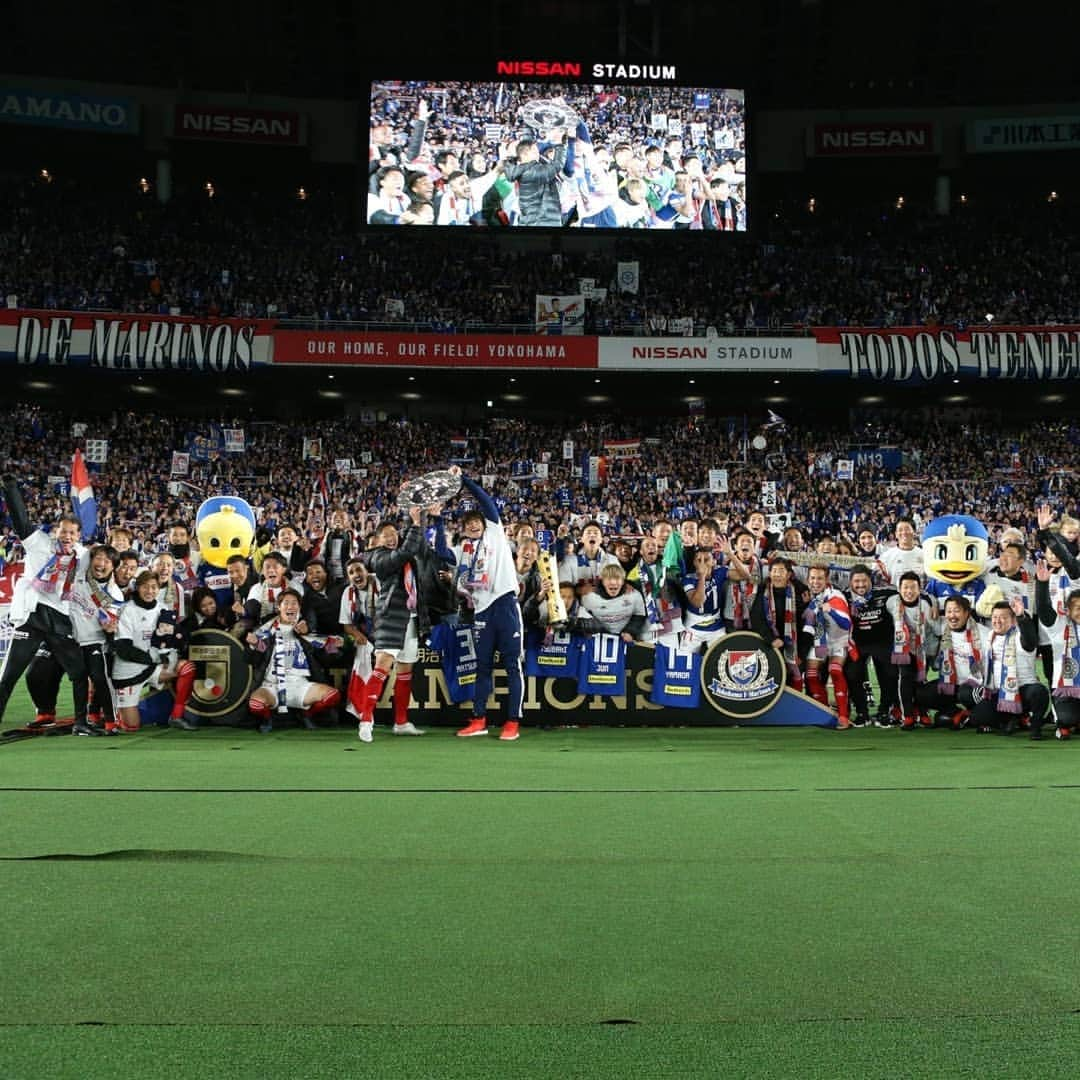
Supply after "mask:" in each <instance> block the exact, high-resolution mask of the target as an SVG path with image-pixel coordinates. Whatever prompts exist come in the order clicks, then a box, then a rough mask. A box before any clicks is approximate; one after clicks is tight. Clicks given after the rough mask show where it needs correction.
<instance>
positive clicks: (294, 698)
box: [245, 589, 341, 735]
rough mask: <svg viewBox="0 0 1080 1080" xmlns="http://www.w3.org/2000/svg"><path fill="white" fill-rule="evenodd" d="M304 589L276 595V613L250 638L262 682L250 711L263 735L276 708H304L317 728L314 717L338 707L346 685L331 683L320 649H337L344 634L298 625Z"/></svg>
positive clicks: (308, 725) (306, 721)
mask: <svg viewBox="0 0 1080 1080" xmlns="http://www.w3.org/2000/svg"><path fill="white" fill-rule="evenodd" d="M300 600H301V598H300V594H299V593H298V592H296V591H295V590H294V589H286V590H285V591H284V592H283V593H281V595H280V596H279V597H278V599H277V607H278V614H277V618H275V619H271V620H269V621H268V622H266V623H264V624H263V625H262V626H260V627H259V628H258V629H257V630H253V631H252V632H251V633H249V634H248V635H247V638H246V639H245V640H246V641H247V644H248V645H249V647H250V648H251V649H252V656H253V665H254V668H255V678H254V681H255V682H256V683H258V684H259V685H258V688H257V689H256V690H255V692H254V693H253V694H252V695H251V697H250V698H249V699H248V711H249V712H250V713H251V714H252V715H253V716H254V717H255V719H256V721H257V722H258V725H259V731H260V732H262V733H263V734H264V735H266V734H269V733H270V732H271V731H272V730H273V726H274V723H273V717H274V713H275V712H278V713H286V712H288V711H289V709H302V710H303V719H304V726H305V727H306V728H308V729H309V730H310V729H314V728H315V722H314V719H313V718H314V717H315V716H317V715H319V714H320V713H325V712H328V711H329V710H330V709H333V708H335V707H336V706H337V705H338V703H339V702H340V701H341V691H339V690H337V689H335V688H334V687H333V686H330V685H329V682H328V681H327V679H326V674H325V672H324V671H323V668H322V665H321V663H320V662H319V659H318V657H317V656H316V650H317V649H318V650H321V651H323V652H326V653H333V652H336V651H337V649H338V647H339V646H340V644H341V638H339V637H337V636H335V635H330V636H326V637H324V636H321V635H315V634H304V633H302V632H301V630H300V628H299V625H298V624H299V622H300Z"/></svg>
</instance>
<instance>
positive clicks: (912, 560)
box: [880, 547, 926, 589]
mask: <svg viewBox="0 0 1080 1080" xmlns="http://www.w3.org/2000/svg"><path fill="white" fill-rule="evenodd" d="M880 559H881V565H882V566H883V567H885V573H886V574H888V575H889V584H890V585H891V586H892V587H893V588H894V589H895V588H898V587H899V585H900V575H901V574H906V573H907V572H908V571H909V570H914V571H915V573H916V574H918V575H919V581H920V582H922V583H923V584H924V585H925V584H926V571H925V570H924V569H923V551H922V548H921V547H913V548H912V549H911V550H910V551H905V550H904V549H903V548H899V547H891V548H886V549H885V550H884V551H883V552H882V553H881V556H880Z"/></svg>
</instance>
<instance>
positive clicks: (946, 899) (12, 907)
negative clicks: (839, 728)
mask: <svg viewBox="0 0 1080 1080" xmlns="http://www.w3.org/2000/svg"><path fill="white" fill-rule="evenodd" d="M20 709H25V703H23V704H22V705H21V706H20V704H19V703H18V702H17V703H15V705H14V706H13V712H12V715H15V716H18V715H22V713H21V712H20ZM9 726H10V724H5V729H6V728H7V727H9ZM1078 764H1080V740H1078V741H1076V744H1075V745H1074V744H1071V743H1069V744H1062V743H1058V742H1057V741H1055V740H1054V739H1053V738H1049V739H1045V740H1044V741H1042V742H1041V743H1031V742H1030V741H1029V740H1028V739H1027V738H1026V737H1025V738H1021V737H1014V738H1012V739H1005V738H998V737H992V736H977V735H975V734H974V733H971V732H961V733H957V734H954V733H951V732H938V731H916V732H910V733H905V732H900V731H895V730H891V731H879V730H865V731H852V732H846V733H837V732H832V731H825V730H817V729H799V730H793V729H759V730H752V729H741V730H720V729H717V730H700V729H699V730H693V729H673V730H664V729H658V728H642V729H625V730H623V729H610V730H609V729H588V730H569V731H552V732H540V731H536V730H533V729H525V732H524V735H523V738H522V739H521V741H520V742H519V743H516V744H502V743H499V742H498V741H496V740H495V739H493V738H488V739H471V740H468V741H464V740H456V739H455V738H454V737H453V735H452V734H451V732H450V731H449V730H438V731H433V732H431V733H429V734H428V735H427V736H425V737H424V738H423V739H394V738H392V737H391V736H390V735H389V734H387V733H386V732H385V731H377V733H376V741H375V742H374V743H373V744H372V745H370V746H362V745H361V744H360V743H359V742H358V740H357V739H356V737H355V734H354V732H353V731H351V730H347V729H338V730H328V731H322V732H315V733H310V732H304V731H285V732H281V733H275V734H274V735H272V736H269V737H260V736H258V735H255V734H253V733H250V732H246V731H232V730H209V731H205V732H197V733H184V732H178V731H169V730H161V729H154V730H151V731H147V732H145V733H142V734H139V735H133V736H122V737H119V738H115V739H76V738H54V739H44V738H42V739H35V740H26V741H21V742H17V743H14V744H11V745H4V746H0V822H2V826H3V835H2V840H0V898H2V900H3V913H4V916H5V920H6V922H7V925H8V928H7V930H6V931H5V934H4V944H3V949H2V951H0V1076H2V1077H4V1078H5V1080H10V1078H28V1080H37V1078H43V1077H72V1078H75V1077H78V1078H80V1080H82V1078H86V1077H139V1078H145V1077H168V1078H170V1080H178V1078H182V1077H199V1078H207V1077H215V1078H216V1077H279V1076H281V1077H286V1076H287V1077H380V1078H382V1077H410V1078H413V1077H433V1078H434V1077H497V1078H508V1077H647V1078H653V1077H719V1076H725V1077H727V1076H735V1077H741V1076H746V1077H758V1076H762V1077H800V1078H802V1077H829V1078H832V1077H860V1078H862V1077H901V1076H902V1077H943V1076H950V1077H951V1076H970V1077H1038V1078H1042V1077H1070V1078H1072V1077H1075V1076H1076V1075H1077V1074H1078V1072H1080V947H1078V941H1077V938H1078V931H1077V918H1076V915H1075V911H1076V907H1077V897H1078V896H1080V858H1078V856H1080V850H1078V849H1080V840H1078V833H1080V769H1078Z"/></svg>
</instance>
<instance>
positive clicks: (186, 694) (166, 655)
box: [112, 570, 195, 731]
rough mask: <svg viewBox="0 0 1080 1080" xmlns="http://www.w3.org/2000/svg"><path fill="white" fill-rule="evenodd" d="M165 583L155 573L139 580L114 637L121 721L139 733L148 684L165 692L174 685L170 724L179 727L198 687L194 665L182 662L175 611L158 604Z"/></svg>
mask: <svg viewBox="0 0 1080 1080" xmlns="http://www.w3.org/2000/svg"><path fill="white" fill-rule="evenodd" d="M159 589H160V583H159V581H158V575H157V574H155V573H154V571H153V570H144V571H143V572H142V573H141V574H140V575H139V576H138V577H137V578H136V579H135V591H134V593H133V594H132V597H131V600H130V601H129V602H128V603H127V604H125V605H124V607H123V610H122V611H121V612H120V621H119V623H118V625H117V627H116V635H115V637H114V639H113V663H112V682H113V687H114V688H115V690H116V710H117V723H118V725H119V728H120V730H121V731H138V730H139V725H140V719H139V699H140V698H141V697H142V692H143V688H144V687H146V686H149V687H152V688H154V689H159V690H160V689H164V688H165V686H166V685H167V684H168V683H174V684H175V686H174V688H173V693H174V694H175V696H176V700H175V701H174V703H173V707H172V714H171V717H170V722H172V721H176V722H177V723H179V722H180V721H182V719H183V716H184V709H185V707H186V706H187V703H188V698H190V697H191V690H192V687H193V686H194V685H195V665H194V664H193V663H191V661H190V660H181V659H180V656H179V652H178V650H177V649H176V648H175V647H169V646H170V644H174V643H175V642H176V637H175V634H176V627H175V625H174V624H173V623H172V621H171V618H167V617H166V616H170V617H171V612H168V613H167V612H166V611H165V609H164V608H163V607H162V605H161V603H160V602H159Z"/></svg>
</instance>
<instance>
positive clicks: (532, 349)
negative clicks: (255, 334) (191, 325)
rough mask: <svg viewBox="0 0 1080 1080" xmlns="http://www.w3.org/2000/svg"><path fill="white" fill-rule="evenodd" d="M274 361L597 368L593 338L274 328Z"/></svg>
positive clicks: (423, 365) (432, 365) (411, 365)
mask: <svg viewBox="0 0 1080 1080" xmlns="http://www.w3.org/2000/svg"><path fill="white" fill-rule="evenodd" d="M274 363H275V364H355V365H358V366H360V365H365V364H373V365H379V366H384V367H385V366H392V367H467V368H595V367H597V366H598V359H597V343H596V338H593V337H577V336H572V337H550V336H539V335H536V336H532V335H530V336H525V335H520V336H514V335H512V334H401V333H364V334H350V333H331V332H328V331H308V330H277V331H275V332H274Z"/></svg>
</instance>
